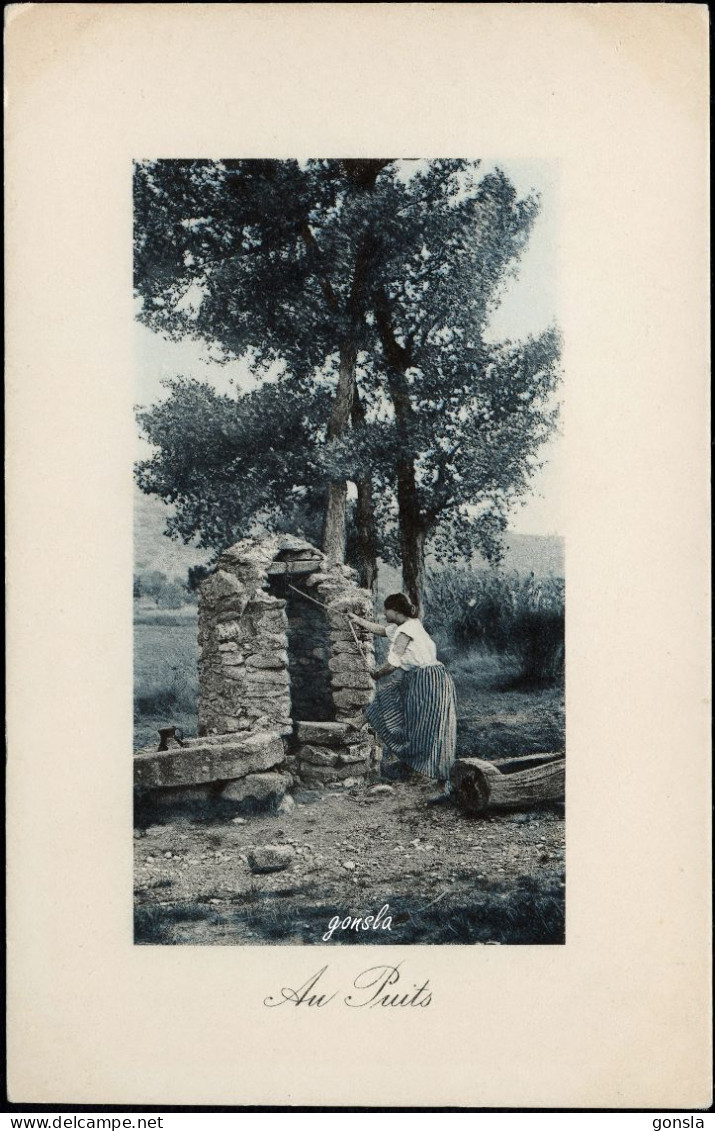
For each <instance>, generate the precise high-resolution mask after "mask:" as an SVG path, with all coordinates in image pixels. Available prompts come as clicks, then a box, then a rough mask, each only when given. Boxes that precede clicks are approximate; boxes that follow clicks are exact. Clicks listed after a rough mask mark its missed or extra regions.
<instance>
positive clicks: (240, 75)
mask: <svg viewBox="0 0 715 1131" xmlns="http://www.w3.org/2000/svg"><path fill="white" fill-rule="evenodd" d="M6 37H7V46H8V52H9V56H8V67H7V72H6V84H7V100H8V109H9V119H8V127H7V176H8V205H7V219H8V231H7V235H8V242H7V266H8V290H7V313H8V319H9V329H8V394H7V403H8V410H9V416H8V420H9V424H8V428H9V449H8V463H7V467H8V488H7V498H8V531H9V555H8V566H9V588H8V598H9V613H8V627H9V638H8V644H9V672H10V684H9V691H10V700H9V720H8V726H9V760H8V784H9V815H8V832H9V846H10V854H9V859H10V863H9V870H8V881H9V948H10V985H9V989H10V1012H9V1080H10V1094H11V1098H12V1099H13V1100H15V1101H17V1102H20V1101H24V1102H33V1103H40V1102H52V1103H56V1102H63V1101H64V1102H68V1103H75V1104H76V1103H83V1102H84V1103H100V1102H104V1103H117V1102H125V1103H134V1104H139V1105H141V1104H149V1103H158V1104H188V1103H192V1104H267V1103H270V1104H276V1103H292V1104H325V1105H333V1104H338V1103H340V1104H354V1105H357V1104H370V1105H375V1104H390V1105H396V1106H400V1105H417V1104H432V1105H442V1104H444V1105H472V1106H555V1107H570V1106H575V1107H580V1106H615V1107H629V1106H632V1107H643V1106H647V1107H663V1106H676V1105H684V1106H689V1105H698V1104H707V1103H708V1102H709V1098H710V1083H709V1081H710V1076H709V1070H710V1048H709V1031H710V1023H709V942H708V940H709V924H710V909H709V897H708V892H709V882H708V856H709V849H708V843H709V842H708V827H709V797H710V789H709V765H708V722H709V706H708V703H709V699H708V696H709V680H708V631H707V621H708V617H707V606H706V601H707V595H708V584H709V576H708V553H709V546H708V535H707V531H708V521H707V520H708V487H707V463H706V461H707V442H708V436H707V408H708V399H707V398H708V393H707V380H708V372H707V369H708V343H707V334H708V321H707V319H708V263H707V254H706V248H707V215H708V210H707V179H706V178H707V107H708V88H707V10H706V8H705V6H704V5H703V6H700V5H687V4H685V5H676V4H663V5H661V4H652V5H651V4H613V5H578V4H574V5H571V4H559V5H548V4H545V5H541V4H533V5H521V4H513V5H511V4H506V5H499V4H495V5H491V4H484V5H481V4H446V5H442V4H434V5H433V4H424V5H421V4H404V5H403V4H400V5H398V4H360V5H353V4H300V5H271V4H254V5H243V4H226V5H221V4H185V5H184V4H155V5H146V6H142V5H134V4H20V5H16V6H15V7H14V8H11V9H10V10H9V13H8V17H7V28H6ZM393 154H395V155H398V156H440V155H449V156H482V155H487V154H488V155H490V156H496V157H501V158H502V159H504V160H506V159H507V157H514V158H516V157H528V158H532V157H543V158H545V159H549V160H554V161H558V162H559V166H560V170H561V182H560V196H561V201H562V213H561V216H560V224H561V240H560V256H561V263H560V277H561V280H562V295H561V310H562V328H563V332H564V337H565V343H566V352H565V366H566V373H567V383H566V415H565V429H566V447H567V456H568V460H567V462H568V492H567V506H566V512H567V528H566V530H565V531H564V533H565V535H566V550H567V585H568V628H567V635H568V680H567V727H568V741H567V745H568V760H569V771H568V821H567V825H568V830H567V831H568V835H567V876H568V885H567V890H568V906H567V942H566V945H565V946H563V947H523V948H517V947H502V948H499V947H473V948H470V947H452V948H447V947H442V948H423V947H416V948H409V950H408V951H406V950H405V948H385V949H384V951H382V952H381V953H382V954H384V955H385V956H386V958H389V957H393V958H396V957H398V956H399V958H401V959H403V961H404V963H405V966H406V967H407V965H408V964H409V970H410V972H413V973H414V976H415V977H418V976H423V975H424V976H429V978H430V981H431V984H432V986H433V989H434V1000H433V1005H432V1006H431V1007H430V1008H429V1009H421V1010H413V1011H408V1013H407V1015H406V1014H405V1013H404V1012H403V1011H397V1012H395V1013H386V1012H385V1011H379V1012H375V1011H354V1012H351V1013H349V1015H348V1011H346V1010H345V1009H339V1008H336V1009H333V1010H325V1011H321V1012H320V1013H316V1012H302V1011H301V1010H293V1011H292V1012H290V1013H289V1012H288V1011H287V1010H284V1009H281V1010H278V1011H269V1010H266V1009H265V1008H264V1006H263V1005H262V1000H263V997H264V996H265V995H266V994H268V993H270V992H272V991H274V990H275V989H276V988H278V987H279V986H280V985H284V984H295V983H296V979H300V980H302V979H303V978H304V977H307V976H308V975H309V974H310V973H312V972H313V969H314V968H315V969H317V968H318V966H319V965H321V964H322V963H323V962H325V961H328V962H329V963H330V970H331V975H332V976H334V978H335V980H336V982H338V983H341V984H344V985H346V988H348V987H349V980H350V978H351V976H354V975H355V974H356V973H358V972H359V969H360V968H361V967H360V966H359V959H357V958H356V955H357V954H358V953H359V952H358V951H355V950H352V949H345V948H342V949H338V950H330V949H329V948H325V949H317V948H304V949H294V948H280V947H277V948H205V949H201V948H175V949H174V948H156V949H153V948H147V947H136V948H135V947H133V946H132V944H131V848H132V843H131V835H130V831H129V830H130V817H131V814H130V784H131V767H130V760H129V751H130V748H131V738H130V735H131V714H130V692H131V588H130V580H131V573H132V543H131V537H132V534H131V531H132V514H131V506H132V490H131V461H132V452H133V445H134V423H133V418H132V404H131V400H132V388H133V358H132V354H131V338H132V333H131V330H132V323H131V319H132V302H131V285H130V284H131V242H130V225H131V212H130V187H131V183H130V178H131V161H132V159H134V158H141V157H146V156H162V157H170V156H187V155H189V156H199V155H208V156H224V155H232V156H276V157H288V156H362V155H370V156H375V155H377V156H382V155H393ZM362 953H365V952H364V951H363V952H362ZM375 954H376V952H375V951H374V950H372V948H371V950H370V958H371V959H372V958H373V957H374V956H375Z"/></svg>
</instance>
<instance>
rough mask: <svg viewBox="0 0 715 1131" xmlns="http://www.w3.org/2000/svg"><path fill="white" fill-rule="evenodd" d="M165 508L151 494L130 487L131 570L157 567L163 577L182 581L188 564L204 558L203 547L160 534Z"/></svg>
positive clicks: (168, 512) (141, 570)
mask: <svg viewBox="0 0 715 1131" xmlns="http://www.w3.org/2000/svg"><path fill="white" fill-rule="evenodd" d="M170 513H171V512H170V510H169V508H168V507H167V506H166V504H165V503H162V501H161V499H157V498H156V497H155V496H154V495H144V494H142V492H141V491H140V490H139V489H138V488H135V490H134V572H135V573H149V572H150V571H151V570H154V569H158V570H161V572H162V573H165V574H166V576H167V577H173V578H176V579H177V580H178V581H185V580H186V575H187V573H188V570H189V566H195V565H203V564H204V563H205V562H206V561H208V558H209V553H208V551H207V550H197V549H195V547H192V546H184V545H183V543H179V542H172V541H171V539H170V538H167V537H166V535H165V534H164V530H165V529H166V520H167V518H168V516H169V514H170Z"/></svg>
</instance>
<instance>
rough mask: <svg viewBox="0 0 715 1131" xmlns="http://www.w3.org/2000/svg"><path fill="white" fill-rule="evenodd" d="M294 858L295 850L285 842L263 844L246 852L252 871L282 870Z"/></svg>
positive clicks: (288, 865)
mask: <svg viewBox="0 0 715 1131" xmlns="http://www.w3.org/2000/svg"><path fill="white" fill-rule="evenodd" d="M294 859H295V851H294V850H293V849H292V848H290V847H289V846H288V845H287V844H264V845H263V846H262V847H260V848H254V849H252V850H251V852H249V854H248V865H249V867H250V869H251V871H252V872H282V871H283V870H284V869H285V868H288V867H290V865H291V864H292V862H293V860H294Z"/></svg>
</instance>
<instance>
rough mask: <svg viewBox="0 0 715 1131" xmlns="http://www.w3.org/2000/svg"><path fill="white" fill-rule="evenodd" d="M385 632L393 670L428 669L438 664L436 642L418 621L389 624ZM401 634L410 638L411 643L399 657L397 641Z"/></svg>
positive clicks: (389, 659) (389, 662)
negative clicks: (396, 648)
mask: <svg viewBox="0 0 715 1131" xmlns="http://www.w3.org/2000/svg"><path fill="white" fill-rule="evenodd" d="M385 631H386V633H387V639H388V640H389V641H390V651H389V652H388V654H387V662H388V664H392V666H393V668H405V669H407V668H428V667H429V666H430V665H431V664H436V662H437V649H436V647H435V643H434V640H433V639H432V637H431V636H430V635H429V634H428V633H427V632H425V630H424V628H423V627H422V625H421V624H420V622H419V621H418V620H416V619H412V620H406V621H405V623H404V624H387V625H385ZM400 633H404V635H405V636H409V638H410V642H409V644H408V645H407V648H406V649H405V651H404V653H403V654H402V655H401V656H398V655H397V654H396V652H395V640H396V638H397V637H398V636H399V634H400Z"/></svg>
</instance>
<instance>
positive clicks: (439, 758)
mask: <svg viewBox="0 0 715 1131" xmlns="http://www.w3.org/2000/svg"><path fill="white" fill-rule="evenodd" d="M416 613H417V610H416V609H415V607H414V605H412V604H411V603H410V601H409V600H408V598H407V597H405V595H404V593H393V594H392V595H391V596H390V597H387V598H386V599H385V620H386V621H387V625H382V624H375V623H373V622H372V621H369V620H363V618H362V617H358V616H356V615H355V614H354V613H351V614H350V619H351V620H352V621H353V622H354V623H355V624H359V625H360V626H361V627H362V628H366V629H367V630H368V631H369V632H372V633H374V635H375V636H386V637H387V638H388V640H389V641H390V651H389V653H388V656H387V661H386V663H384V664H383V665H382V667H381V668H376V669H375V670H373V671H372V672H371V673H370V674H371V675H372V677H373V678H374V679H375V680H377V681H378V682H377V688H376V691H375V697H374V699H373V700H372V702H371V703H369V704H368V706H367V708H366V710H365V717H366V718H367V721H368V723H369V725H370V726H371V727H372V729H373V730H374V731H375V734H376V735H377V737H378V738H379V740H380V742H381V743H382V745H383V747H384V748H385V749H386V750H387V751H388V752H389V753H391V754H392V755H394V757H395V758H398V759H399V760H400V761H401V762H405V763H406V764H407V765H408V766H410V767H411V768H412V769H413V770H415V771H416V772H417V773H419V774H422V775H423V776H424V777H427V778H432V779H436V780H437V781H438V782H440V783H441V784H442V790H441V792H440V793H439V794H437V796H436V797H432V798H430V799H429V802H428V803H429V804H437V803H439V802H442V801H446V800H447V798H448V797H449V794H450V785H449V772H450V770H451V768H452V765H453V764H454V757H455V748H456V743H457V710H456V700H455V694H454V684H453V683H452V679H451V677H450V675H449V674H448V672H447V670H446V669H445V667H444V665H443V664H441V663H439V661H438V659H437V649H436V648H435V645H434V641H433V640H432V638H431V637H430V636H429V635H428V634H427V632H425V629H424V628H423V626H422V624H421V623H420V621H419V620H418V619H417V617H416ZM388 677H390V678H388Z"/></svg>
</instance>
